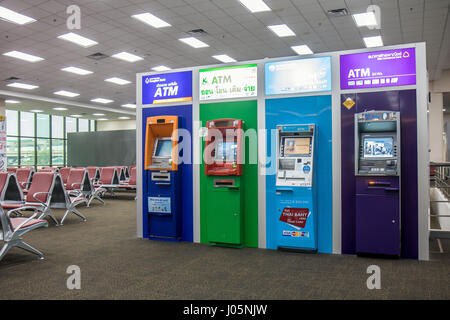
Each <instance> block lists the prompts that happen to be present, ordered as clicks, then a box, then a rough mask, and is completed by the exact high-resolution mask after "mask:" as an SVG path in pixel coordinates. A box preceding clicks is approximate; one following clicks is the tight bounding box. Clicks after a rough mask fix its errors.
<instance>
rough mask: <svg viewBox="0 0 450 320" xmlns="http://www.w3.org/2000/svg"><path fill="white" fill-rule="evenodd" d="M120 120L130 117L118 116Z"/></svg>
mask: <svg viewBox="0 0 450 320" xmlns="http://www.w3.org/2000/svg"><path fill="white" fill-rule="evenodd" d="M119 119H120V120H126V119H130V117H119Z"/></svg>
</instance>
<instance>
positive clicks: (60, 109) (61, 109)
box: [53, 107, 67, 111]
mask: <svg viewBox="0 0 450 320" xmlns="http://www.w3.org/2000/svg"><path fill="white" fill-rule="evenodd" d="M53 110H57V111H64V110H67V108H64V107H56V108H53Z"/></svg>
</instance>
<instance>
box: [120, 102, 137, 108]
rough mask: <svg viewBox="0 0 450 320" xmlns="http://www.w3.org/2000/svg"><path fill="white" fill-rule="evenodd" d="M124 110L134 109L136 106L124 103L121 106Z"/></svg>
mask: <svg viewBox="0 0 450 320" xmlns="http://www.w3.org/2000/svg"><path fill="white" fill-rule="evenodd" d="M122 107H124V108H130V109H136V105H135V104H132V103H125V104H123V105H122Z"/></svg>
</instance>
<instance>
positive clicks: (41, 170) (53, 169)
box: [39, 167, 58, 172]
mask: <svg viewBox="0 0 450 320" xmlns="http://www.w3.org/2000/svg"><path fill="white" fill-rule="evenodd" d="M39 172H58V168H53V167H44V168H42V169H40V170H39Z"/></svg>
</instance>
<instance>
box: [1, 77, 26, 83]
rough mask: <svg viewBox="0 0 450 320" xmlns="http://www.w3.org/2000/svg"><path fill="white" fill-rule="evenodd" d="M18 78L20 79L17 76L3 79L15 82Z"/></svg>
mask: <svg viewBox="0 0 450 320" xmlns="http://www.w3.org/2000/svg"><path fill="white" fill-rule="evenodd" d="M19 80H22V79H20V78H17V77H9V78H7V79H5V81H6V82H16V81H19Z"/></svg>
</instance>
